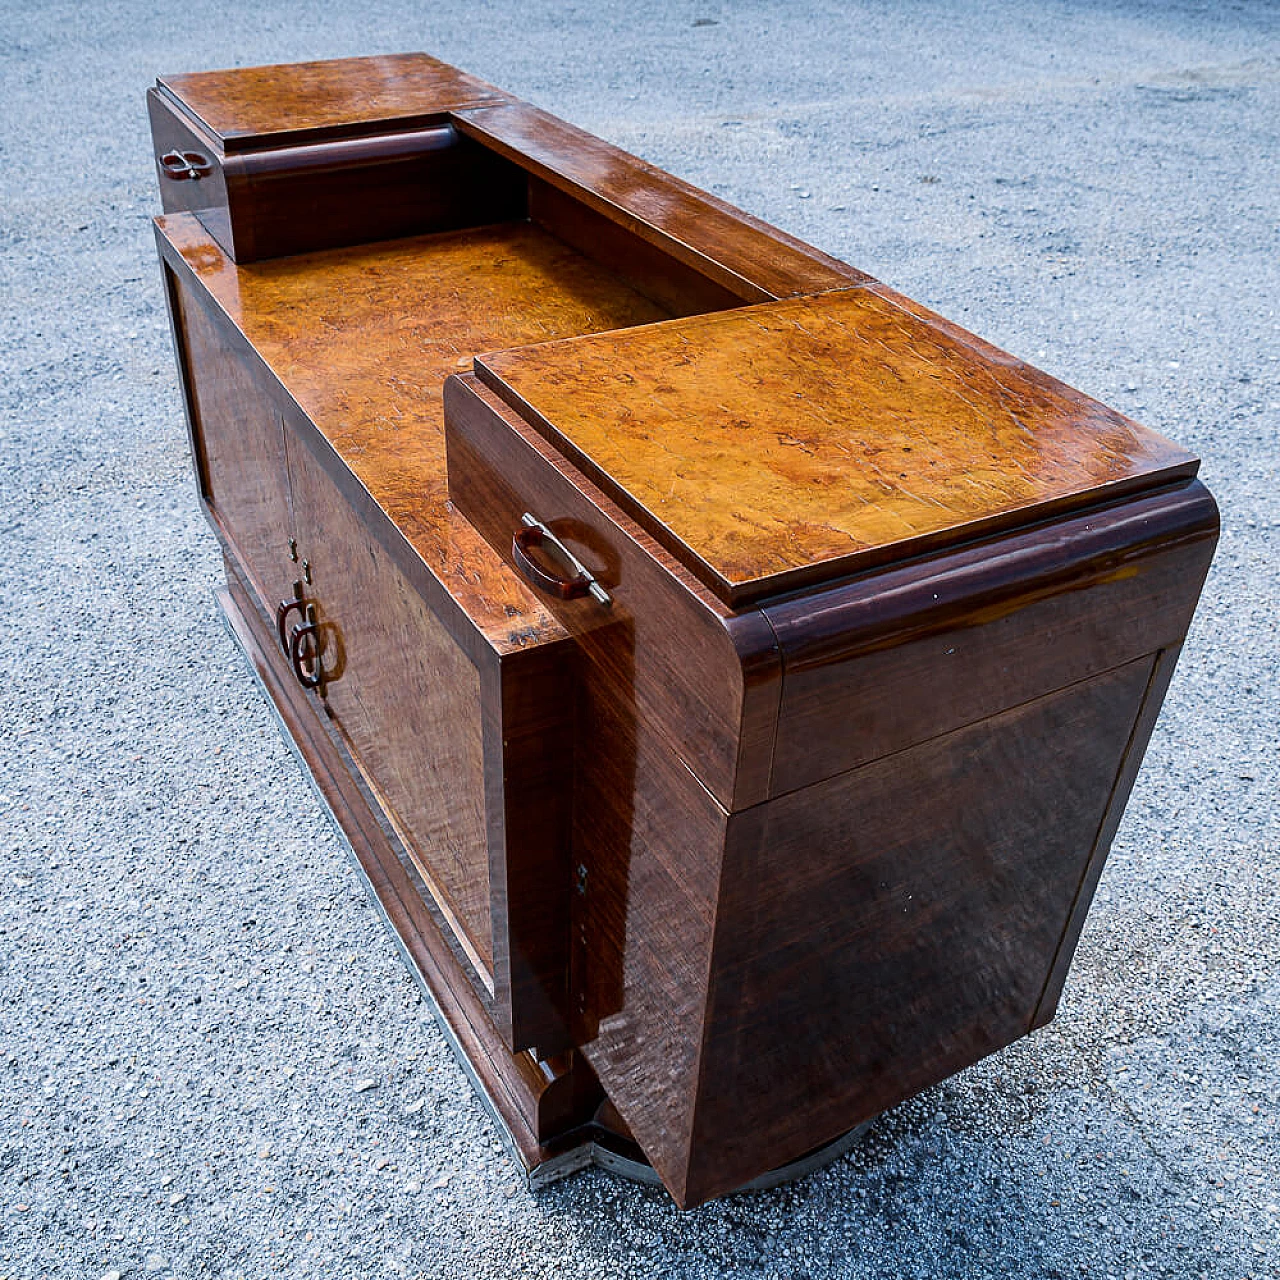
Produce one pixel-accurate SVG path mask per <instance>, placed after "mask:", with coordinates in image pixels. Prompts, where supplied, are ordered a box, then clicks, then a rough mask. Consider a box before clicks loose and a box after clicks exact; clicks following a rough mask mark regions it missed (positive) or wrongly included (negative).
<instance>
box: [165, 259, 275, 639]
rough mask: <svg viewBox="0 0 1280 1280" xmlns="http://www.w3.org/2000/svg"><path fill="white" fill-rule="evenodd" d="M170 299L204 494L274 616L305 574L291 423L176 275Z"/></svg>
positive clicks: (222, 329) (226, 333) (232, 340)
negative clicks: (297, 541) (299, 559)
mask: <svg viewBox="0 0 1280 1280" xmlns="http://www.w3.org/2000/svg"><path fill="white" fill-rule="evenodd" d="M170 300H171V305H172V308H173V313H174V315H173V320H174V328H175V332H176V334H177V340H178V344H179V355H180V357H181V358H182V360H183V362H184V364H185V367H186V371H187V378H186V391H187V397H188V403H187V411H188V416H189V418H190V423H191V436H192V440H191V443H192V450H193V454H194V457H195V462H196V471H197V476H198V479H199V484H200V490H201V497H202V498H203V499H204V502H205V504H206V506H207V507H208V509H209V511H210V513H211V514H212V516H213V518H214V520H215V521H216V522H217V524H218V526H219V528H220V529H221V531H222V534H223V536H224V538H225V540H226V542H227V543H229V544H230V546H231V549H232V550H233V552H234V553H235V556H236V558H237V559H238V560H239V561H240V567H241V569H242V570H243V572H244V574H245V576H246V577H247V578H248V580H249V583H250V585H251V586H252V587H253V589H254V591H255V592H256V593H257V595H258V597H259V602H260V603H261V604H262V606H263V607H264V608H265V609H266V611H267V612H268V614H271V613H272V612H273V611H274V610H275V608H276V606H277V605H278V604H279V603H280V602H281V601H282V600H288V599H289V598H291V597H292V595H293V582H294V579H295V578H296V577H297V576H298V569H297V565H295V564H294V563H293V561H292V560H291V559H290V546H291V545H294V544H293V537H294V531H293V503H292V495H291V492H290V487H289V466H288V459H287V456H286V454H285V439H284V423H283V420H282V418H281V415H280V413H279V411H278V410H277V409H276V407H275V403H274V400H273V398H272V397H271V395H270V394H269V392H268V390H267V389H266V388H265V387H264V385H263V384H262V382H261V381H260V380H259V379H258V378H257V377H255V376H254V371H253V366H252V364H251V362H250V360H249V358H248V353H247V352H246V351H243V350H238V349H237V347H236V343H235V339H236V337H238V335H237V334H234V333H233V332H229V331H228V330H229V326H228V325H226V323H225V322H222V323H220V317H219V316H218V315H217V314H216V313H214V312H212V311H211V310H210V309H209V307H208V306H207V304H205V303H204V302H203V301H202V300H200V299H199V298H196V297H193V296H192V295H191V294H190V293H188V292H187V291H186V290H184V289H183V288H182V287H181V286H180V285H179V284H178V283H177V282H176V281H175V280H173V279H172V278H171V280H170Z"/></svg>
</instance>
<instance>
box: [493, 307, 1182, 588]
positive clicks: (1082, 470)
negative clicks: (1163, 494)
mask: <svg viewBox="0 0 1280 1280" xmlns="http://www.w3.org/2000/svg"><path fill="white" fill-rule="evenodd" d="M477 370H478V372H479V373H480V376H481V377H482V378H483V379H484V381H485V382H486V383H487V384H488V385H489V386H491V387H492V388H493V389H494V390H496V391H497V392H498V394H499V395H501V396H504V397H506V398H508V399H509V400H510V402H511V403H512V404H513V405H514V406H515V407H516V408H519V409H521V410H523V411H525V412H526V413H527V414H528V415H529V416H531V417H532V418H533V419H534V420H535V421H537V422H539V423H540V424H545V428H546V430H547V432H548V434H549V436H550V438H551V439H552V441H553V442H554V443H556V444H558V445H560V446H562V447H563V448H564V449H565V450H566V451H567V452H568V453H569V454H570V456H571V457H573V458H574V459H575V460H576V461H578V462H579V463H580V465H582V466H583V468H584V469H585V470H586V471H587V473H588V474H589V475H590V476H592V478H593V479H595V480H596V481H597V482H598V483H600V484H601V485H602V486H603V487H604V488H605V489H606V491H608V492H610V493H611V494H613V495H614V496H615V497H616V498H617V499H618V501H620V502H621V503H622V504H623V505H624V507H626V508H627V510H629V511H630V512H631V513H632V514H633V515H634V516H635V517H636V518H637V519H638V520H639V521H640V522H641V524H643V525H644V526H645V528H647V529H648V530H649V532H650V533H652V534H653V535H654V536H655V537H656V538H658V540H659V541H660V542H662V543H663V545H664V546H666V547H667V548H668V550H670V551H672V552H673V553H674V554H675V555H676V556H677V557H679V558H680V559H681V560H683V561H684V562H685V563H686V564H688V565H689V566H690V568H692V569H693V570H694V572H695V573H697V574H698V575H699V576H700V577H701V578H702V579H703V581H704V582H706V583H707V584H708V585H709V586H711V587H712V588H713V589H714V590H715V591H716V592H717V593H718V594H719V595H720V596H721V597H722V598H723V599H724V600H726V601H728V602H730V603H733V604H740V603H743V602H745V601H747V600H748V599H750V598H752V597H754V596H759V595H762V594H764V593H767V592H777V591H781V590H787V589H793V588H795V587H799V586H803V585H805V584H808V583H812V582H815V581H820V580H823V579H825V578H831V577H834V576H837V575H839V574H841V573H848V572H850V571H852V570H854V569H857V568H863V567H866V566H868V565H871V564H875V563H883V562H884V561H885V560H888V559H895V560H897V559H902V558H903V557H905V556H908V555H911V554H913V553H915V552H917V551H919V550H921V549H924V548H925V547H928V546H936V545H939V544H941V543H943V542H947V541H951V542H954V541H956V540H958V539H962V538H968V537H973V536H975V535H976V534H978V533H982V532H986V531H989V530H992V529H995V528H1000V527H1007V526H1008V525H1010V524H1013V523H1015V522H1016V523H1024V524H1025V523H1027V522H1029V521H1031V520H1035V519H1040V518H1043V516H1045V515H1047V514H1050V513H1052V512H1055V511H1058V510H1062V509H1067V508H1071V507H1081V506H1088V505H1090V504H1092V503H1096V502H1098V501H1099V500H1102V499H1104V498H1106V497H1108V496H1111V495H1115V494H1120V493H1124V492H1127V491H1131V490H1133V489H1136V488H1141V487H1149V486H1150V485H1152V484H1153V483H1159V482H1161V481H1168V480H1173V479H1178V478H1185V477H1189V476H1192V475H1194V474H1195V470H1196V466H1197V462H1196V460H1195V459H1194V458H1193V457H1192V456H1191V455H1190V454H1188V453H1187V452H1186V451H1185V450H1184V449H1180V448H1178V447H1177V446H1176V445H1173V444H1171V443H1170V442H1169V441H1167V440H1165V439H1163V438H1162V437H1161V436H1158V435H1156V434H1155V433H1154V432H1151V431H1148V430H1146V429H1145V428H1143V427H1140V426H1138V424H1137V423H1135V422H1131V421H1129V420H1128V419H1127V418H1124V417H1123V416H1122V415H1120V414H1118V413H1116V412H1114V411H1113V410H1111V409H1108V408H1106V406H1105V405H1101V404H1098V403H1097V402H1096V401H1085V402H1083V403H1081V402H1080V401H1077V400H1068V399H1067V398H1066V397H1064V396H1062V395H1059V394H1056V393H1055V392H1054V391H1053V390H1052V389H1051V388H1048V387H1045V386H1043V385H1039V384H1037V383H1034V382H1032V381H1031V380H1029V379H1027V378H1025V377H1024V376H1023V375H1022V372H1021V369H1020V367H1019V365H1018V364H1017V363H1016V362H1014V361H999V362H997V361H994V360H991V359H989V358H986V356H985V355H984V354H983V353H980V352H978V351H975V350H974V349H973V348H972V347H969V346H967V345H965V344H962V343H960V342H957V341H956V340H955V339H954V338H953V337H952V336H951V335H950V334H948V333H946V332H945V331H942V330H941V329H939V328H937V327H936V326H932V325H930V324H929V323H927V322H926V321H923V320H921V319H920V318H919V317H917V316H915V315H913V314H911V313H910V312H908V311H906V310H904V309H902V308H900V307H897V306H895V305H894V304H893V303H892V302H890V301H888V300H886V299H884V298H882V297H880V296H879V295H878V294H876V293H874V292H871V291H869V290H865V289H852V290H845V291H840V292H834V293H827V294H823V295H821V296H819V297H814V298H805V299H800V300H796V301H787V302H778V303H772V304H768V305H764V306H759V307H752V308H749V309H743V310H738V311H732V312H726V313H723V314H718V315H710V316H700V317H695V318H693V319H687V320H680V321H675V322H672V323H670V324H665V325H657V326H651V327H648V328H644V329H637V330H634V331H632V332H630V333H625V334H608V335H602V336H597V337H591V338H583V339H574V340H570V341H568V342H561V343H549V344H546V345H543V346H539V347H535V348H532V349H525V350H519V351H507V352H500V353H497V354H491V355H486V356H484V357H483V358H482V359H481V360H479V361H478V362H477Z"/></svg>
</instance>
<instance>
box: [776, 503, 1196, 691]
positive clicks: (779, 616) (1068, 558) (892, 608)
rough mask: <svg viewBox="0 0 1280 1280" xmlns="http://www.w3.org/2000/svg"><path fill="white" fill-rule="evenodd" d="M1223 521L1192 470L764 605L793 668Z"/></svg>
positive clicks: (1088, 572)
mask: <svg viewBox="0 0 1280 1280" xmlns="http://www.w3.org/2000/svg"><path fill="white" fill-rule="evenodd" d="M1218 528H1219V516H1218V507H1217V503H1216V502H1215V501H1214V499H1213V495H1212V494H1211V493H1210V492H1209V491H1208V489H1206V488H1205V487H1204V485H1203V484H1202V483H1201V482H1200V481H1198V480H1192V481H1190V482H1188V483H1185V484H1182V485H1175V486H1171V487H1168V488H1163V489H1158V490H1155V491H1154V492H1152V493H1150V494H1146V495H1143V496H1140V497H1137V498H1131V499H1128V500H1126V501H1123V502H1115V503H1111V504H1108V505H1105V506H1101V507H1098V508H1095V509H1093V510H1091V511H1090V510H1086V511H1083V512H1080V511H1077V512H1073V513H1071V515H1070V516H1068V517H1065V518H1062V519H1059V520H1056V521H1049V522H1045V523H1043V524H1040V525H1035V526H1032V527H1031V528H1029V529H1026V530H1024V531H1022V532H1019V533H1014V534H1012V535H1004V536H1002V537H1000V538H998V539H994V540H993V539H982V540H979V541H975V542H973V543H970V544H968V545H966V546H964V547H961V548H958V549H955V550H951V551H948V552H944V553H940V554H937V555H934V556H929V557H922V558H920V559H919V560H915V561H912V562H910V563H908V564H905V565H899V566H893V567H891V568H888V569H885V570H882V571H879V572H873V573H866V574H862V575H859V576H858V577H856V578H853V579H851V580H850V581H849V582H848V583H846V584H844V585H843V586H840V585H837V586H833V587H832V588H830V589H829V590H827V591H826V592H824V593H823V594H822V595H821V597H820V599H817V600H815V599H813V598H812V597H807V596H803V595H801V596H796V597H794V598H792V599H790V600H783V601H780V602H778V603H776V604H769V605H766V606H765V614H766V616H767V617H768V619H769V621H770V623H771V624H772V626H773V628H774V630H775V631H776V632H777V633H778V636H779V638H780V640H781V642H782V645H783V648H784V650H785V652H786V664H787V671H788V674H792V673H795V672H797V671H802V670H804V669H805V668H807V667H816V666H825V665H829V664H831V663H833V662H838V661H842V660H844V659H847V658H849V657H852V656H854V655H855V654H857V653H860V652H863V651H865V650H867V649H869V648H873V647H883V646H885V645H888V644H900V643H902V642H903V641H904V640H905V639H906V638H908V636H910V635H917V634H922V633H925V632H928V631H932V630H936V629H939V628H943V627H947V626H952V625H955V623H956V622H957V620H958V618H959V617H960V616H961V615H966V614H970V613H973V612H974V611H975V610H977V609H979V608H990V607H992V606H994V605H996V604H997V603H998V602H999V601H1001V600H1002V599H1004V598H1007V597H1010V596H1013V595H1019V596H1025V595H1027V594H1028V593H1029V592H1033V591H1034V592H1056V591H1061V590H1064V589H1067V588H1068V587H1069V586H1070V585H1071V584H1073V583H1074V584H1078V585H1084V584H1085V583H1087V582H1089V581H1092V580H1094V579H1096V578H1097V577H1098V576H1099V575H1101V574H1105V573H1109V572H1110V573H1115V572H1119V571H1121V570H1123V568H1124V567H1125V565H1127V564H1128V563H1130V562H1131V561H1133V560H1135V559H1138V558H1141V557H1143V556H1146V555H1149V554H1151V552H1152V551H1154V550H1157V549H1167V548H1172V547H1174V546H1177V545H1180V544H1183V543H1189V542H1198V541H1202V540H1205V539H1214V540H1216V538H1217V535H1218ZM1193 598H1194V597H1193ZM1180 638H1181V637H1180V636H1176V635H1168V636H1161V637H1154V638H1153V639H1154V640H1155V641H1156V642H1157V643H1165V644H1167V643H1170V642H1173V641H1175V640H1179V639H1180Z"/></svg>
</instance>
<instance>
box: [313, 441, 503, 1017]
mask: <svg viewBox="0 0 1280 1280" xmlns="http://www.w3.org/2000/svg"><path fill="white" fill-rule="evenodd" d="M289 470H290V474H291V476H292V478H293V493H294V504H295V508H296V510H297V523H298V541H299V545H300V546H301V547H302V548H304V550H305V552H306V554H307V556H308V557H309V563H310V567H311V572H312V575H313V581H312V584H311V585H310V587H309V589H308V591H307V598H308V599H309V600H311V601H312V602H313V603H314V607H315V609H316V611H317V615H318V622H319V624H320V636H321V643H322V650H321V654H320V658H321V664H322V666H323V667H324V669H325V671H326V673H327V678H326V680H325V683H324V685H323V693H324V698H325V701H326V704H327V707H328V710H329V712H330V714H331V716H332V718H333V719H334V720H335V721H336V723H337V725H338V727H339V728H340V729H341V730H342V732H343V733H344V734H345V736H346V739H347V742H348V744H349V746H350V749H351V754H352V755H353V756H354V757H355V760H356V762H357V764H358V765H359V767H360V769H361V772H362V773H363V774H364V776H365V779H366V781H367V782H368V784H369V786H370V788H371V790H372V791H373V792H374V794H375V796H376V797H377V799H378V801H379V803H380V804H381V806H382V808H383V810H384V811H385V812H386V813H387V815H388V816H389V817H390V818H391V820H392V822H393V823H394V825H395V827H396V829H397V831H398V834H399V835H400V837H401V839H402V840H403V842H404V845H405V847H406V848H407V849H408V851H409V853H410V854H411V856H412V857H413V860H414V862H415V863H417V865H418V869H419V871H420V872H421V873H422V875H423V878H424V880H425V881H426V882H427V885H428V887H429V888H430V890H431V892H432V895H433V896H434V897H435V899H436V902H437V903H438V905H439V906H440V909H441V911H442V912H443V913H444V914H445V917H446V918H447V919H448V921H449V923H450V925H451V926H452V927H453V930H454V932H455V934H457V935H458V937H459V938H460V939H462V940H463V941H464V946H465V947H466V949H467V951H468V954H469V957H470V959H471V961H472V963H473V964H474V965H475V966H476V967H477V970H478V971H479V973H480V977H481V979H482V982H483V983H484V984H485V986H487V987H488V989H489V991H490V993H492V990H493V972H494V962H493V928H492V922H491V919H490V914H489V849H488V839H487V835H486V829H485V774H484V747H483V740H482V723H483V717H482V714H481V708H480V677H479V673H478V672H477V671H476V668H475V667H474V666H473V665H472V664H471V662H470V661H469V660H468V659H467V657H466V655H465V654H463V652H462V651H461V650H460V649H459V648H458V646H457V645H456V644H455V643H454V642H453V640H452V639H451V637H450V636H449V635H448V633H447V632H446V631H445V630H444V628H443V627H442V626H441V625H440V621H439V619H438V618H436V616H435V615H434V614H433V613H432V612H431V611H430V609H428V608H427V606H426V605H425V603H424V602H423V600H422V597H421V596H420V595H419V594H418V593H417V592H416V591H415V590H414V589H413V588H412V587H411V586H410V585H409V583H408V582H406V580H405V578H404V575H403V574H401V573H400V572H399V571H398V570H397V569H396V567H395V565H394V564H393V563H392V562H391V559H390V557H389V556H388V555H387V554H386V553H385V552H384V551H383V550H382V548H381V547H380V546H379V545H378V543H377V541H376V539H375V537H374V535H373V533H372V532H371V531H370V530H369V529H368V528H367V527H365V526H364V525H363V524H362V523H361V522H360V521H359V520H358V519H357V518H356V517H355V515H354V514H353V512H352V510H351V508H350V506H349V505H348V504H347V503H346V501H345V500H344V499H343V497H342V495H341V493H339V491H338V489H337V487H336V486H335V485H334V483H333V481H332V480H330V479H329V477H328V476H327V475H326V474H325V472H324V470H323V469H322V468H321V467H320V465H319V464H318V463H317V461H316V460H315V459H314V458H313V457H312V455H311V451H310V450H309V449H308V448H306V446H305V445H301V444H299V443H298V442H297V441H296V440H295V441H294V443H293V447H292V448H291V450H290V456H289Z"/></svg>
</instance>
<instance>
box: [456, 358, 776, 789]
mask: <svg viewBox="0 0 1280 1280" xmlns="http://www.w3.org/2000/svg"><path fill="white" fill-rule="evenodd" d="M445 403H446V410H447V427H446V438H447V445H448V451H447V452H448V457H447V461H448V468H449V486H450V492H451V494H452V496H453V500H454V502H455V503H456V504H457V507H458V510H459V511H460V512H462V514H464V515H465V516H467V517H468V518H469V519H470V520H472V521H473V522H474V524H475V526H476V528H477V529H478V530H479V531H480V532H481V533H482V534H483V535H484V536H485V538H486V539H488V541H489V542H490V544H491V545H492V546H494V547H495V548H502V549H503V550H504V552H505V558H506V559H507V560H508V562H510V546H511V537H512V534H513V532H514V531H515V530H517V529H519V528H520V519H521V515H522V514H523V513H524V512H526V511H529V512H532V513H533V514H535V515H536V516H538V517H539V518H540V519H542V520H544V521H547V522H549V524H550V527H551V528H552V529H553V531H554V532H555V533H556V535H557V536H558V537H560V538H561V539H563V540H564V541H565V543H566V545H568V546H569V548H570V550H571V551H573V552H574V554H575V555H577V556H578V557H579V558H580V559H581V560H582V561H583V563H585V564H586V565H587V567H588V568H589V569H590V570H591V571H592V572H593V573H594V574H595V576H596V577H597V578H598V580H599V581H600V582H601V584H602V585H603V586H604V587H605V589H606V590H607V591H609V593H610V594H611V596H612V601H613V602H612V605H611V607H610V608H609V609H607V610H605V609H602V608H601V607H600V606H599V605H598V604H597V603H596V602H595V601H594V600H592V599H590V598H586V599H580V600H570V601H561V600H556V599H554V598H552V597H550V596H548V597H545V598H546V600H547V607H548V608H549V609H551V610H552V611H553V612H554V613H555V615H556V617H557V619H558V620H559V621H560V622H561V624H562V625H563V626H564V627H565V629H566V630H567V631H568V632H569V633H570V634H572V635H573V636H574V637H575V639H576V641H577V644H578V648H579V651H580V653H581V655H582V664H583V670H584V672H587V673H591V672H595V673H598V678H599V679H601V680H602V681H604V682H605V683H607V684H608V685H609V686H610V687H612V688H613V689H614V690H615V691H623V690H625V696H626V698H627V699H628V700H629V701H630V702H631V703H632V704H633V705H634V707H635V709H636V716H637V718H638V719H640V720H642V721H643V722H644V723H645V725H646V726H647V727H648V728H650V729H651V730H652V731H653V732H655V733H656V734H658V735H659V737H660V738H661V739H662V740H663V741H664V742H665V743H666V744H667V748H668V749H669V750H670V751H672V752H673V753H675V754H676V755H677V756H679V757H680V758H681V759H682V760H683V761H684V762H685V764H686V765H687V767H688V768H689V769H690V770H691V771H692V773H693V774H694V775H695V776H696V777H697V778H698V779H699V781H700V782H701V783H702V785H703V786H705V787H706V788H707V789H708V790H709V791H710V792H711V793H712V794H713V795H714V796H715V797H716V798H717V800H719V802H720V803H721V804H723V805H724V806H725V807H726V808H734V807H742V806H745V805H748V804H754V803H756V802H757V801H759V800H763V799H765V798H766V797H767V795H768V773H769V761H770V757H771V755H772V751H773V733H774V725H775V722H776V718H777V703H778V696H779V688H780V680H781V667H780V664H779V661H778V646H777V642H776V640H775V638H774V635H773V632H772V631H771V629H770V628H769V626H768V625H767V623H765V621H764V620H763V619H762V618H760V616H759V615H757V614H746V615H742V616H735V615H733V614H731V613H730V612H729V611H728V610H727V609H726V608H725V606H724V605H723V604H721V603H720V602H719V601H718V600H716V598H715V597H714V596H713V595H711V593H710V592H708V591H707V590H706V589H705V588H704V587H702V586H701V584H700V583H698V581H697V580H696V579H695V578H693V576H692V575H691V574H689V573H688V571H687V570H685V569H684V568H683V567H682V566H681V565H680V564H679V563H678V562H677V561H676V560H674V559H673V558H672V557H671V556H669V555H667V554H666V553H665V552H664V551H663V550H662V548H661V547H659V546H658V545H657V544H656V543H654V542H653V540H652V539H651V538H649V537H648V536H647V535H646V534H645V532H644V531H643V530H642V529H640V528H638V527H637V526H636V525H635V523H634V522H633V521H631V520H630V519H628V518H627V516H626V515H625V514H623V513H622V512H621V511H620V510H619V509H618V508H617V507H616V506H615V505H614V504H613V503H612V502H610V501H609V499H608V497H606V496H605V495H604V494H603V493H601V492H600V491H599V490H598V489H596V488H595V487H594V486H593V485H591V484H590V483H589V482H588V481H586V480H585V479H584V477H583V476H582V475H581V473H579V472H577V471H576V470H575V469H574V468H573V467H572V466H570V465H569V464H567V463H566V462H565V460H564V459H563V458H562V457H560V456H558V455H557V454H556V453H555V451H554V450H553V449H551V448H550V447H549V446H548V445H547V443H546V441H544V440H543V439H541V437H540V436H539V434H538V433H537V432H536V431H535V430H534V429H533V428H531V427H530V426H528V424H526V423H523V422H522V421H521V420H520V419H519V418H518V417H517V416H516V415H515V414H514V413H513V412H512V410H510V409H509V408H507V406H505V405H503V404H502V402H501V401H499V400H498V399H497V397H495V396H494V395H493V394H492V393H491V392H489V391H487V390H486V389H485V388H484V387H482V386H481V385H480V384H479V383H478V382H477V381H476V380H475V379H474V378H473V377H461V378H453V379H450V381H449V383H448V384H447V385H446V387H445ZM748 669H749V671H750V676H749V677H748V675H747V674H746V671H747V670H748ZM593 741H596V742H597V746H596V748H595V750H596V751H608V750H609V749H610V748H609V744H608V743H607V742H606V741H603V740H599V739H593Z"/></svg>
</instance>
